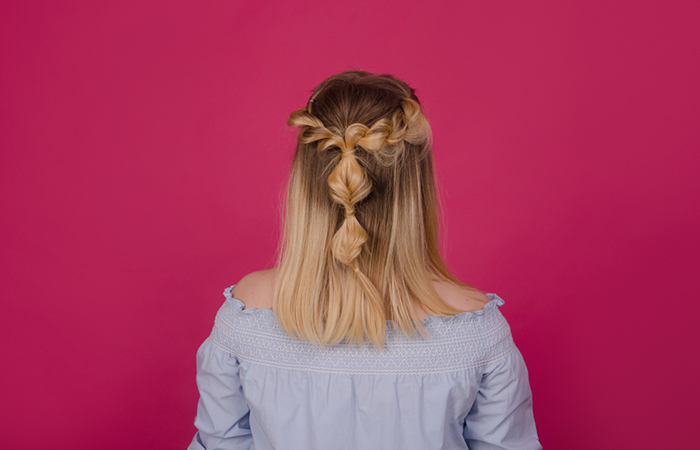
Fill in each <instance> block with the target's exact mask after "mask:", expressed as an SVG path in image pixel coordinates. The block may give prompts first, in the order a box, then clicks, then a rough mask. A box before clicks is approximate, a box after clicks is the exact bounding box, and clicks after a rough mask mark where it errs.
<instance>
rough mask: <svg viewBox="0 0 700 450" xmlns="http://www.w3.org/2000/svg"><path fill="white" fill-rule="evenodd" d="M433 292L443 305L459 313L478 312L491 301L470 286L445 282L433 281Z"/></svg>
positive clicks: (481, 292)
mask: <svg viewBox="0 0 700 450" xmlns="http://www.w3.org/2000/svg"><path fill="white" fill-rule="evenodd" d="M433 284H434V286H435V290H436V291H437V293H438V295H439V296H440V298H442V299H443V300H444V301H445V303H447V304H448V305H450V306H452V307H453V308H456V309H458V310H460V311H480V310H482V309H484V306H486V304H487V303H488V302H490V301H491V299H490V298H489V297H488V296H487V295H486V294H485V293H484V292H483V291H480V290H478V289H476V288H474V287H472V286H469V285H466V284H462V285H457V284H455V283H450V282H447V281H438V280H435V281H433Z"/></svg>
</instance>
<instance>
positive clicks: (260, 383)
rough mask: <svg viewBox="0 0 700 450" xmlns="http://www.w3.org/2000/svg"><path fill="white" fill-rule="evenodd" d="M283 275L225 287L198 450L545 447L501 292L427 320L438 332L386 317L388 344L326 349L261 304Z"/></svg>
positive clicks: (207, 367)
mask: <svg viewBox="0 0 700 450" xmlns="http://www.w3.org/2000/svg"><path fill="white" fill-rule="evenodd" d="M273 276H274V272H261V273H255V274H252V276H248V277H246V278H245V279H244V280H242V281H243V282H244V283H239V286H232V287H230V288H228V289H226V290H225V291H224V296H225V297H226V300H225V302H224V304H223V306H222V307H221V308H220V310H219V312H218V313H217V316H216V320H215V325H214V328H213V330H212V333H211V336H210V337H209V338H208V339H207V340H206V341H205V342H204V343H203V344H202V346H201V347H200V349H199V351H198V353H197V362H198V376H197V382H198V385H199V388H200V393H201V398H200V403H199V406H198V414H197V420H196V422H195V424H196V425H197V428H198V429H199V432H198V434H197V435H196V436H195V438H194V440H193V441H192V444H191V445H190V449H192V450H195V449H202V448H207V449H211V448H225V449H238V448H241V449H242V448H246V449H247V448H254V449H257V450H263V449H277V450H282V449H305V450H313V449H375V448H376V449H402V450H406V449H421V450H425V449H432V448H434V449H466V448H470V449H472V450H474V449H480V448H483V449H486V448H488V449H493V448H501V449H506V448H507V449H510V448H518V449H538V448H541V447H540V446H539V442H538V440H537V434H536V431H535V426H534V420H533V418H532V404H531V394H530V389H529V385H528V383H527V369H526V368H525V364H524V362H523V360H522V356H521V355H520V353H519V351H518V349H517V348H516V347H515V345H514V343H513V340H512V337H511V333H510V328H509V326H508V323H507V322H506V320H505V318H504V317H503V316H502V315H501V313H500V311H499V307H500V306H501V305H502V304H503V300H501V299H500V297H498V296H497V295H496V294H487V296H486V303H485V305H483V307H482V308H481V309H480V310H477V311H472V312H464V313H461V314H458V315H455V316H452V317H438V316H431V317H427V318H426V320H424V321H423V322H422V323H423V325H424V326H425V329H426V331H427V332H428V333H429V335H430V337H429V338H428V337H424V338H408V337H406V336H405V335H403V334H402V333H400V332H399V331H398V330H396V329H395V328H394V327H393V326H392V322H391V321H388V322H387V334H386V338H385V346H384V348H383V349H378V348H377V347H375V346H373V345H360V344H338V345H331V346H325V347H319V346H317V345H314V344H312V343H309V342H306V341H303V340H299V339H295V338H292V337H290V336H289V335H288V334H287V333H286V332H285V331H284V330H282V329H281V328H280V327H279V325H278V324H277V322H276V320H275V316H274V312H273V311H272V310H270V309H269V308H261V306H263V305H264V304H265V302H266V301H267V299H266V298H265V295H266V294H268V295H269V292H270V291H271V287H270V284H269V282H270V279H271V278H272V277H273ZM234 287H235V289H234ZM239 287H240V289H239ZM232 291H233V292H234V293H237V292H240V295H239V294H236V296H240V297H241V298H245V299H246V302H247V304H246V303H244V302H243V301H241V299H238V298H235V297H234V295H233V293H232ZM244 294H245V296H244ZM246 297H247V298H246ZM253 305H255V306H253ZM253 443H254V445H253Z"/></svg>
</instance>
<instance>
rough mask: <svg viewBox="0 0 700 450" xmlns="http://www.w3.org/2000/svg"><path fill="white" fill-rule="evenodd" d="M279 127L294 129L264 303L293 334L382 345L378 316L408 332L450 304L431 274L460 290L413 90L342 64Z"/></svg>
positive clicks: (425, 130) (328, 341) (447, 310)
mask: <svg viewBox="0 0 700 450" xmlns="http://www.w3.org/2000/svg"><path fill="white" fill-rule="evenodd" d="M288 124H289V125H291V126H295V127H299V128H300V130H299V137H298V144H297V149H296V153H295V156H294V162H293V165H292V171H291V174H290V178H289V184H288V188H287V205H286V218H285V224H284V225H285V226H284V235H283V239H282V245H281V249H280V250H281V251H280V261H279V266H280V272H279V276H278V277H277V281H276V285H275V293H274V300H273V309H274V310H275V316H276V317H277V321H278V322H279V324H280V325H281V326H282V327H283V328H284V329H285V330H286V331H287V332H288V333H289V334H290V335H292V336H296V337H300V338H303V339H306V340H309V341H312V342H315V343H318V344H321V345H323V344H337V343H340V342H357V343H363V342H366V341H370V342H372V343H374V344H375V345H376V346H378V347H382V345H383V342H384V338H385V334H386V320H387V319H389V320H392V321H393V322H394V323H395V326H396V327H397V329H398V330H400V331H402V332H403V333H405V334H406V335H409V336H412V335H416V334H419V333H424V332H425V330H424V328H423V326H422V324H421V322H420V320H419V319H418V317H417V316H416V314H415V312H414V308H413V304H414V302H415V303H417V304H418V305H420V306H421V307H422V308H423V309H424V310H425V311H426V312H428V313H429V314H431V315H439V316H449V315H454V314H457V313H459V312H461V311H459V310H457V309H455V308H453V307H451V306H449V305H447V304H446V303H445V302H444V301H443V300H442V299H441V298H440V296H439V295H438V294H437V292H436V290H435V287H434V285H433V280H441V281H447V282H449V283H452V284H454V285H458V286H465V285H464V284H463V283H461V282H459V281H458V280H457V279H455V278H454V277H453V276H452V275H451V274H450V272H449V271H448V270H447V268H446V267H445V264H444V263H443V261H442V258H441V256H440V253H439V251H438V208H437V198H436V188H435V176H434V171H433V160H432V150H431V132H430V125H429V124H428V121H427V120H426V118H425V116H424V115H423V113H422V111H421V107H420V103H419V101H418V98H417V97H416V95H415V93H414V91H413V89H412V88H410V87H409V86H408V85H407V84H406V83H404V82H403V81H401V80H399V79H397V78H394V77H392V76H389V75H373V74H370V73H367V72H360V71H347V72H343V73H341V74H338V75H335V76H333V77H331V78H328V79H327V80H325V81H323V82H322V83H321V84H320V85H319V86H318V87H317V88H316V89H315V90H314V93H313V95H312V98H311V99H310V100H309V103H308V105H307V106H306V107H305V108H302V109H300V110H297V111H294V112H293V113H292V114H291V115H290V117H289V121H288Z"/></svg>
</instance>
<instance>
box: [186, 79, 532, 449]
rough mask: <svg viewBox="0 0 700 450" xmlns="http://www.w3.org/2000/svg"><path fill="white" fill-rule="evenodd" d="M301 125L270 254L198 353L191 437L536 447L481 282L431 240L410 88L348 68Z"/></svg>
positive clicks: (524, 391)
mask: <svg viewBox="0 0 700 450" xmlns="http://www.w3.org/2000/svg"><path fill="white" fill-rule="evenodd" d="M289 124H290V125H292V126H297V127H300V131H299V139H298V141H299V142H298V145H297V149H296V154H295V157H294V163H293V165H292V171H291V175H290V179H289V185H288V192H287V210H286V219H285V231H284V237H283V239H282V246H281V251H280V260H279V264H278V267H276V268H274V269H271V270H267V271H261V272H255V273H252V274H249V275H247V276H245V277H244V278H243V279H242V280H240V282H239V283H238V284H237V285H234V286H232V287H231V288H228V289H226V290H225V291H224V295H225V297H226V301H225V303H224V304H223V306H222V307H221V309H220V310H219V312H218V314H217V316H216V320H215V324H214V328H213V330H212V334H211V336H210V337H209V338H207V340H206V341H205V342H204V343H203V344H202V346H201V347H200V348H199V350H198V352H197V370H198V372H197V384H198V387H199V392H200V401H199V405H198V411H197V417H196V419H195V425H196V427H197V428H198V430H199V431H198V432H197V434H196V435H195V437H194V439H193V440H192V443H191V444H190V447H189V448H190V449H192V450H194V449H215V448H216V449H219V448H222V449H248V448H254V449H256V450H263V449H264V450H267V449H278V450H282V449H300V450H301V449H303V450H314V449H321V450H331V449H333V450H336V449H338V450H339V449H362V450H364V449H383V450H387V449H401V450H408V449H420V450H425V449H467V448H469V449H472V450H478V449H539V448H541V446H540V444H539V441H538V438H537V432H536V429H535V423H534V419H533V414H532V400H531V393H530V387H529V384H528V377H527V369H526V367H525V363H524V361H523V359H522V356H521V354H520V352H519V351H518V349H517V348H516V347H515V345H514V344H513V340H512V337H511V334H510V328H509V327H508V324H507V322H506V320H505V319H504V318H503V316H502V315H501V313H500V312H499V308H498V307H499V306H501V305H502V304H503V300H501V299H500V298H499V297H498V296H497V295H496V294H484V293H482V292H481V291H479V290H477V289H474V288H472V287H470V286H467V285H465V284H464V283H462V282H460V281H458V280H457V279H455V277H454V276H452V275H451V274H450V272H449V271H448V270H447V268H446V267H445V264H444V263H443V261H442V258H441V257H440V254H439V252H438V211H437V199H436V189H435V177H434V172H433V161H432V150H431V133H430V126H429V125H428V122H427V120H426V119H425V116H424V115H423V113H422V112H421V109H420V103H419V101H418V98H417V97H416V96H415V94H414V91H413V89H411V88H410V87H409V86H408V85H407V84H406V83H404V82H403V81H401V80H398V79H396V78H394V77H392V76H387V75H379V76H378V75H373V74H370V73H367V72H359V71H349V72H343V73H341V74H338V75H335V76H333V77H331V78H329V79H327V80H325V81H324V82H322V83H321V84H320V85H319V86H318V87H317V88H316V89H315V90H314V93H313V95H312V97H311V99H310V100H309V103H308V104H307V106H306V107H305V108H303V109H300V110H298V111H295V112H293V113H292V114H291V116H290V118H289Z"/></svg>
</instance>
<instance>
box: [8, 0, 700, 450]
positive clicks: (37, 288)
mask: <svg viewBox="0 0 700 450" xmlns="http://www.w3.org/2000/svg"><path fill="white" fill-rule="evenodd" d="M273 3H276V4H273ZM291 3H292V2H253V1H249V2H232V1H218V2H194V1H193V2H185V1H160V2H144V1H124V0H120V1H110V2H107V1H83V2H51V1H46V2H35V1H11V2H8V1H5V2H3V3H2V6H0V40H1V41H0V43H1V48H0V51H1V58H2V69H1V70H0V77H1V78H0V79H1V81H0V114H1V118H0V149H1V153H0V183H1V188H0V207H1V214H0V233H1V236H2V240H1V245H2V246H1V248H0V290H1V292H2V293H1V295H2V313H1V314H0V330H1V331H0V332H1V333H2V335H1V336H2V354H1V355H0V357H1V358H2V359H1V361H2V362H1V363H0V364H1V365H2V369H1V370H0V377H1V378H2V379H1V380H0V381H1V383H0V399H1V400H0V403H1V404H2V407H1V408H0V409H1V411H2V412H0V415H1V416H0V429H1V430H2V436H3V437H2V442H3V446H4V447H6V448H55V449H67V448H70V449H96V448H99V449H103V450H107V449H125V448H130V449H133V448H143V449H146V448H148V449H166V448H168V449H175V448H182V449H184V448H185V447H186V446H187V445H188V443H189V441H190V440H191V438H192V436H193V434H194V432H195V428H194V426H193V421H194V416H195V413H196V403H197V398H198V393H197V390H196V385H195V352H196V350H197V347H198V346H199V345H200V343H201V342H202V341H203V340H204V339H205V338H206V337H207V335H208V334H209V332H210V330H211V327H212V325H213V320H214V314H215V312H216V310H217V309H218V308H219V306H220V305H221V304H222V302H223V297H222V295H221V292H222V291H223V289H224V288H226V287H227V286H229V285H231V284H234V283H235V282H237V280H238V279H240V278H241V277H242V276H243V275H244V274H246V273H247V272H250V271H253V270H258V269H262V268H265V267H269V266H270V265H271V263H272V262H273V261H274V253H275V247H276V243H277V236H278V214H279V208H278V198H279V192H280V188H281V187H282V186H283V184H284V179H285V176H286V174H287V171H288V169H289V166H290V161H291V157H292V152H293V146H294V137H295V135H294V130H291V129H289V128H288V127H286V125H285V122H286V118H287V116H288V114H289V113H290V112H291V111H292V110H294V109H297V108H299V107H301V106H303V105H304V104H305V102H306V100H307V98H308V96H309V94H310V90H311V89H312V88H313V87H314V86H315V85H316V84H317V83H318V82H320V81H321V80H323V79H324V78H326V77H327V76H329V75H332V74H334V73H337V72H339V71H342V70H345V69H363V70H369V71H372V72H380V73H391V74H395V75H398V76H400V77H402V78H404V79H405V80H407V81H408V82H409V83H410V84H412V85H413V86H414V87H416V89H417V92H418V95H419V97H420V98H421V100H422V102H423V103H424V106H425V111H426V115H427V116H428V118H429V120H430V121H431V123H432V126H433V131H434V135H435V146H434V149H435V158H436V163H437V170H438V176H439V180H440V183H441V191H442V192H443V203H444V206H445V210H446V214H445V217H446V222H447V226H446V230H445V231H446V240H445V255H446V259H447V260H448V263H449V265H450V267H452V269H453V271H454V272H455V274H456V275H457V276H458V277H460V278H462V279H463V280H464V281H467V282H469V283H472V284H474V285H475V286H476V287H478V288H480V289H482V290H485V291H487V292H496V293H498V294H499V295H500V296H501V297H503V298H504V299H505V300H506V305H505V306H504V307H503V309H502V311H503V313H504V314H505V315H506V317H507V318H508V319H509V321H510V323H511V326H512V329H513V333H514V336H515V340H516V343H517V344H518V345H519V347H520V349H521V351H522V353H523V354H524V355H525V359H526V361H527V363H528V366H529V370H530V379H531V383H532V388H533V392H534V410H535V418H536V421H537V425H538V430H539V433H540V436H541V441H542V443H543V445H544V446H545V448H549V449H568V450H577V449H591V448H595V449H656V448H669V449H686V448H691V447H692V446H693V444H694V443H695V442H696V439H691V438H693V437H694V436H696V435H697V429H696V428H697V425H696V423H697V420H698V418H699V417H698V415H699V414H698V410H699V408H698V400H699V392H698V391H699V389H698V382H697V379H698V369H699V367H698V366H699V364H698V356H697V352H698V348H700V337H699V335H700V334H699V332H698V328H699V327H698V324H697V321H698V314H699V313H700V307H699V306H698V294H697V281H698V269H699V267H698V266H699V264H698V254H699V251H700V238H699V237H698V229H700V213H699V208H698V205H699V204H698V200H700V198H699V197H700V196H699V195H698V194H699V191H700V189H699V182H698V172H699V167H700V165H699V163H700V157H699V156H698V151H699V150H700V102H699V97H700V83H699V82H698V80H700V50H699V48H700V45H699V41H700V38H699V33H698V23H700V20H699V19H700V4H698V2H696V1H688V2H680V1H676V2H649V1H629V2H620V1H613V2H611V1H609V0H608V1H597V2H560V1H549V2H500V1H490V2H481V1H480V2H411V1H402V2H395V3H383V2H379V3H378V2H374V1H364V0H363V1H355V2H353V3H352V4H341V3H334V2H327V1H318V2H302V3H298V2H297V3H296V4H294V5H291ZM564 3H567V4H566V5H565V4H564ZM575 3H578V4H575Z"/></svg>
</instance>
